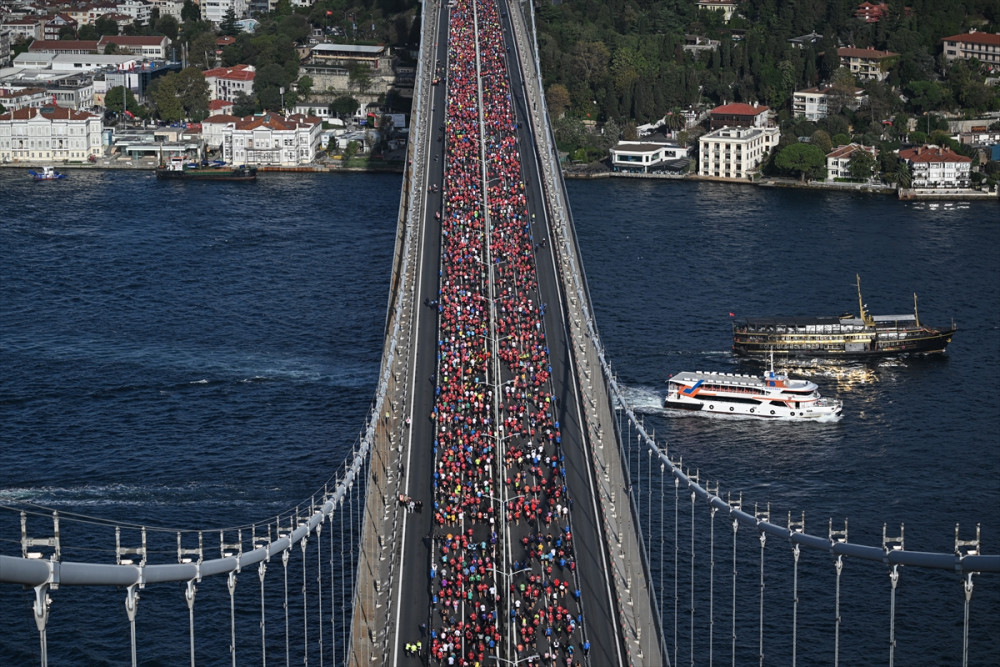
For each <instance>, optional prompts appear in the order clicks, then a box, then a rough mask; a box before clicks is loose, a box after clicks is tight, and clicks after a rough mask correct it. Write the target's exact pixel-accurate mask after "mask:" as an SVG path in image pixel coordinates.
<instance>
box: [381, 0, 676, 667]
mask: <svg viewBox="0 0 1000 667" xmlns="http://www.w3.org/2000/svg"><path fill="white" fill-rule="evenodd" d="M501 7H502V10H501V20H502V22H503V24H504V26H503V28H504V38H505V40H506V51H507V54H508V56H507V57H508V73H509V75H510V78H511V81H510V83H511V91H512V98H513V102H514V113H515V115H516V118H517V120H518V121H519V123H518V130H517V135H518V136H517V141H518V148H519V150H520V153H521V167H522V176H523V179H524V182H525V194H526V200H527V206H528V212H529V213H530V215H531V218H532V221H533V228H532V234H533V240H534V241H535V244H536V250H535V252H536V256H535V265H536V271H537V279H538V289H539V295H538V300H539V302H541V303H545V304H549V307H548V308H547V309H546V310H545V312H544V315H543V326H544V331H545V332H546V334H547V335H546V341H547V343H548V346H549V352H550V355H551V357H550V363H551V367H552V374H551V381H552V385H553V395H554V396H556V397H558V400H557V405H558V408H557V410H556V414H555V419H556V420H557V421H558V422H559V424H560V427H561V430H562V449H563V451H564V453H565V457H566V460H565V475H566V477H565V482H566V486H567V488H568V493H569V497H570V498H572V499H573V501H574V503H573V506H572V512H571V522H572V530H573V536H574V540H573V541H574V543H575V552H576V553H575V557H576V561H577V577H578V582H579V586H580V591H581V596H580V597H581V599H580V605H581V607H582V608H581V609H579V610H574V613H576V612H577V611H579V612H582V614H583V619H584V626H585V627H584V630H585V637H586V638H587V639H588V640H589V641H590V645H591V651H590V654H589V656H584V655H583V654H582V651H580V650H579V644H577V653H576V655H575V657H576V658H577V659H579V660H581V661H583V662H584V663H585V664H592V665H602V666H604V665H609V666H610V665H624V664H643V663H644V664H665V661H664V660H661V659H660V656H659V654H658V653H656V652H654V654H653V655H643V654H642V652H641V651H639V652H636V654H635V655H630V653H629V646H628V642H627V639H626V638H625V637H623V633H622V631H621V629H622V627H623V619H622V618H621V609H620V604H621V598H623V597H625V596H626V595H627V594H628V592H627V591H621V590H616V586H615V582H614V580H613V578H612V576H611V567H610V564H611V559H612V558H613V557H614V555H613V554H612V552H611V550H610V549H609V547H608V535H606V534H605V522H604V519H603V518H602V517H603V514H602V511H603V510H602V508H601V507H600V503H601V498H600V494H599V493H598V491H597V475H596V473H595V469H594V465H593V461H594V459H593V456H592V452H591V451H590V447H591V446H592V445H591V443H590V442H589V440H588V436H587V433H588V429H587V423H586V417H585V414H584V407H583V405H582V402H581V396H580V389H581V383H580V379H579V378H578V375H577V368H576V362H575V360H574V353H573V346H572V337H571V333H570V330H569V321H570V314H569V313H568V312H567V309H566V295H565V292H564V286H563V284H562V282H561V280H562V279H563V276H561V274H560V267H559V264H558V261H557V258H556V256H555V250H554V248H555V245H556V244H555V243H549V239H553V238H554V234H553V231H554V230H553V229H552V228H551V226H550V221H549V212H550V197H551V194H549V195H547V194H546V192H545V184H544V174H543V173H542V171H543V159H542V156H541V155H539V153H538V148H539V143H538V142H537V141H536V136H535V134H536V132H545V131H547V129H548V128H547V127H537V123H538V121H539V120H540V119H541V120H543V121H544V122H547V120H546V119H545V118H544V116H543V115H542V114H543V113H544V108H543V110H542V111H541V112H539V109H538V108H539V107H544V104H539V101H538V100H534V101H532V102H530V104H531V109H529V93H528V88H527V87H526V82H525V81H524V80H523V79H522V75H523V73H522V70H521V67H520V66H519V61H520V62H527V63H532V62H533V57H534V56H533V49H531V50H530V52H529V53H528V54H527V58H525V55H526V54H525V53H524V51H525V50H526V46H527V44H526V43H525V42H524V40H522V41H520V42H519V41H518V40H516V39H515V36H514V31H513V26H512V25H511V19H512V17H511V16H510V13H512V12H508V10H507V8H506V5H505V4H502V5H501ZM515 7H516V5H515ZM424 11H425V12H427V13H428V16H427V17H426V21H427V25H426V26H425V34H424V44H423V49H422V60H423V64H424V70H423V72H424V77H438V76H440V77H441V83H440V84H438V85H432V86H430V87H429V92H430V95H429V99H424V100H422V102H423V109H422V110H423V111H424V112H425V115H424V116H423V119H424V122H423V123H422V124H421V125H420V126H418V127H417V128H415V129H416V132H415V133H414V135H412V136H411V140H412V141H418V142H423V147H424V150H423V152H422V154H423V161H422V163H420V164H418V165H412V164H411V170H410V172H411V173H410V178H413V179H416V181H417V186H416V189H417V191H419V192H420V193H421V195H422V198H423V204H422V208H421V211H420V215H419V216H418V217H419V221H420V235H419V243H418V246H417V257H416V262H415V267H416V268H417V271H418V273H417V278H416V289H415V290H414V291H413V293H412V299H413V302H414V305H413V311H412V322H413V333H412V334H411V335H412V338H411V340H412V343H411V348H410V349H409V350H408V352H407V354H408V359H407V363H406V367H407V368H406V370H407V383H408V384H407V387H406V391H407V392H408V394H409V399H408V400H404V401H402V404H403V405H406V406H407V410H406V416H407V417H408V418H409V420H410V421H409V424H410V426H409V428H404V429H402V430H401V433H402V435H403V438H404V439H405V443H404V445H405V446H404V447H403V448H402V450H401V453H400V461H399V462H398V470H399V472H400V474H399V487H398V490H399V493H401V494H405V495H408V496H410V497H412V498H413V499H414V500H415V501H417V502H420V503H422V504H423V507H425V508H427V509H426V510H425V511H423V512H413V513H403V514H402V517H401V518H402V521H401V522H400V523H399V524H398V526H399V528H398V529H397V530H398V531H399V532H400V534H398V535H395V536H393V540H394V541H396V542H397V543H398V548H399V560H398V563H399V566H398V568H397V569H396V571H395V572H393V573H392V576H391V580H392V582H393V587H392V589H391V590H390V593H389V594H390V596H392V597H393V598H394V600H393V603H392V604H391V605H389V608H390V609H392V610H393V612H392V614H393V615H392V617H390V618H386V619H385V623H386V625H387V627H388V629H389V632H387V633H386V635H387V639H386V641H387V642H388V644H389V646H388V647H387V651H386V652H385V653H383V655H387V657H388V663H389V664H393V665H396V664H400V665H406V664H416V662H415V661H416V658H414V657H412V656H408V655H407V654H406V652H405V650H404V646H405V644H407V643H414V642H416V641H418V640H419V641H421V642H422V645H423V646H424V647H427V646H428V644H429V643H430V638H429V636H427V635H428V634H429V632H427V630H426V628H434V627H435V625H434V619H433V616H432V614H431V608H432V607H431V604H432V600H431V595H432V591H431V585H430V584H431V582H430V577H429V574H430V568H431V558H432V554H433V548H432V543H431V536H432V532H433V531H434V530H435V529H436V528H437V529H439V530H440V527H435V526H434V525H433V510H432V508H433V506H434V496H433V473H434V465H435V461H434V456H433V454H432V448H431V442H432V441H433V438H434V422H433V420H432V419H429V416H430V415H431V414H432V411H433V408H434V400H435V392H434V390H433V388H434V382H433V381H432V380H433V379H434V375H435V372H436V357H437V343H438V340H437V339H438V329H437V324H438V323H437V310H436V309H434V308H427V307H424V306H423V304H424V303H425V302H426V301H428V300H435V299H437V298H438V295H439V288H440V282H439V268H440V262H441V234H440V224H439V223H438V221H437V220H436V218H435V213H437V212H439V211H442V206H443V201H442V197H443V192H442V191H443V188H442V187H441V186H442V180H443V176H444V169H445V147H444V138H443V135H444V123H445V112H446V109H447V105H446V102H445V99H446V94H447V82H446V80H445V77H444V76H443V74H444V72H446V70H447V62H448V50H447V44H448V14H449V11H448V6H447V5H443V4H440V3H432V2H431V3H426V4H425V5H424ZM513 11H517V10H516V9H514V10H513ZM529 48H530V47H529ZM533 74H534V70H533V69H531V70H528V75H529V76H531V75H533ZM426 89H427V88H426V87H425V90H426ZM536 90H537V86H536ZM550 177H551V175H550ZM431 185H433V186H435V187H434V190H433V191H430V190H429V186H431ZM404 187H405V186H404ZM542 241H545V243H544V244H542V245H541V246H540V247H538V244H539V243H541V242H542ZM577 265H578V263H577ZM494 349H495V348H494ZM497 393H498V394H499V393H500V392H499V387H498V388H497ZM611 422H612V420H611V419H610V413H609V417H608V421H606V422H605V423H611ZM619 483H620V484H623V483H622V482H621V481H619ZM389 497H390V498H391V499H395V497H396V496H395V495H390V496H389ZM390 502H391V500H390ZM625 518H626V519H628V517H627V516H626V517H625ZM508 530H510V534H509V535H508V543H514V544H517V542H518V541H519V540H520V538H521V537H522V536H523V535H525V534H526V533H527V530H528V529H527V527H526V526H516V527H515V526H511V527H509V528H508ZM508 555H509V552H508ZM515 558H516V557H515ZM503 566H504V567H505V568H507V571H508V572H510V569H509V568H510V566H511V563H509V562H508V563H504V564H503ZM633 566H634V568H633V569H634V570H636V571H638V572H639V573H640V574H641V573H642V572H643V570H642V568H641V565H640V564H638V563H634V564H633ZM504 576H505V577H507V578H498V579H497V582H496V583H497V587H498V591H501V590H502V587H504V586H508V585H510V582H511V581H512V579H511V578H510V576H511V575H509V574H508V575H504ZM641 590H648V587H646V588H642V589H641ZM562 604H564V605H565V606H568V607H571V608H572V607H573V606H574V604H575V602H574V601H572V600H569V598H568V597H567V600H566V601H564V602H563V603H562ZM500 610H501V612H502V613H504V614H506V611H505V610H504V608H503V604H502V603H501V605H500ZM501 620H502V617H501ZM632 623H634V621H632ZM652 623H653V621H652V619H646V621H645V627H646V630H647V633H648V635H647V642H645V643H644V644H643V646H644V648H646V649H647V653H649V649H648V646H649V645H650V644H653V645H654V646H655V645H656V643H657V642H656V641H655V639H654V640H653V641H652V642H648V638H651V637H656V636H658V634H659V633H657V632H655V631H654V630H653V628H652ZM422 626H423V628H422ZM498 630H500V631H501V633H502V636H504V637H505V636H506V632H505V631H504V624H503V623H501V624H500V628H498ZM425 633H426V634H425ZM502 641H503V640H502ZM576 641H577V642H580V641H582V640H581V639H580V637H579V633H578V637H577V638H576ZM497 653H498V655H497V656H494V657H498V659H499V660H502V661H505V662H507V661H509V662H510V664H516V663H515V657H516V654H515V653H514V652H513V651H510V652H507V651H506V650H505V649H503V648H502V647H501V648H500V649H499V650H498V652H497ZM505 656H508V657H505ZM510 656H515V657H510ZM522 660H523V658H522Z"/></svg>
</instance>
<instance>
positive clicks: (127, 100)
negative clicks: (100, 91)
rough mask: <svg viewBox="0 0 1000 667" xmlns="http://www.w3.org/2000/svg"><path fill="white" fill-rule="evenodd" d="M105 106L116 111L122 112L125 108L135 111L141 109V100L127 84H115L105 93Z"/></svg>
mask: <svg viewBox="0 0 1000 667" xmlns="http://www.w3.org/2000/svg"><path fill="white" fill-rule="evenodd" d="M104 108H105V109H107V110H108V111H112V112H114V113H121V112H122V111H123V110H125V109H128V110H129V111H131V112H132V113H135V112H136V111H137V110H138V109H139V101H138V100H137V99H135V95H133V94H132V91H131V90H129V89H127V88H125V86H115V87H114V88H112V89H110V90H109V91H108V92H107V93H105V95H104Z"/></svg>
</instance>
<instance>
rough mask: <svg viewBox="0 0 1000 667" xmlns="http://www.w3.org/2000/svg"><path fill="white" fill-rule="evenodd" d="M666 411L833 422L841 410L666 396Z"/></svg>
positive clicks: (839, 408) (825, 407) (823, 407)
mask: <svg viewBox="0 0 1000 667" xmlns="http://www.w3.org/2000/svg"><path fill="white" fill-rule="evenodd" d="M663 407H664V408H667V409H668V410H684V411H688V412H703V413H707V414H717V415H730V416H732V417H741V418H744V419H746V418H749V419H791V420H795V421H834V420H837V419H840V415H841V413H842V408H841V406H840V405H839V404H838V405H837V406H836V407H829V406H822V407H821V406H814V407H801V408H794V409H792V408H788V407H784V406H776V405H749V404H746V403H731V402H728V401H726V400H725V399H718V400H709V399H705V400H702V401H694V400H692V399H683V398H681V399H675V398H674V397H672V396H668V397H667V398H666V400H665V401H664V402H663Z"/></svg>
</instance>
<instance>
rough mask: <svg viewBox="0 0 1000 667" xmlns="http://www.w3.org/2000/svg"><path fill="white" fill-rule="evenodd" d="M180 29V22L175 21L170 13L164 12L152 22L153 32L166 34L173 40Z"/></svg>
mask: <svg viewBox="0 0 1000 667" xmlns="http://www.w3.org/2000/svg"><path fill="white" fill-rule="evenodd" d="M179 31H180V24H179V23H177V19H175V18H174V17H173V16H171V15H170V14H166V15H164V16H161V17H160V18H158V19H156V23H154V24H153V32H155V33H157V34H160V35H166V36H167V37H169V38H170V41H171V42H173V41H174V40H176V39H177V35H178V32H179Z"/></svg>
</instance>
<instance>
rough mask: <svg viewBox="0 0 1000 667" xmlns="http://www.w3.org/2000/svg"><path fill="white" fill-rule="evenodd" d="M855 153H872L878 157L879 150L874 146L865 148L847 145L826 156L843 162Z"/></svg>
mask: <svg viewBox="0 0 1000 667" xmlns="http://www.w3.org/2000/svg"><path fill="white" fill-rule="evenodd" d="M855 151H865V152H867V153H871V154H872V155H877V154H878V150H877V149H875V148H874V147H872V146H869V147H867V148H866V147H864V146H862V145H860V144H847V145H846V146H837V147H836V148H834V149H833V150H832V151H830V152H829V153H827V154H826V156H827V157H828V158H834V159H837V160H842V159H844V158H845V157H850V156H851V155H853V154H854V152H855Z"/></svg>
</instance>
